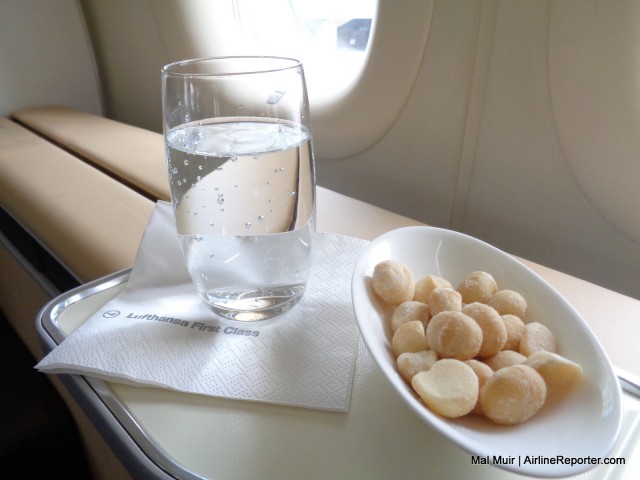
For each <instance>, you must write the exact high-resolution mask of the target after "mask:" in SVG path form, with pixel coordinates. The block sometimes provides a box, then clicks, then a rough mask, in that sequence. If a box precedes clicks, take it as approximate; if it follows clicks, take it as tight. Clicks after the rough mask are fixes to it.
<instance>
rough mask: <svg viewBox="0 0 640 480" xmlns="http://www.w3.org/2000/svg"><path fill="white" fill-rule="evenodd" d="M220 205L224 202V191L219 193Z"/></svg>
mask: <svg viewBox="0 0 640 480" xmlns="http://www.w3.org/2000/svg"><path fill="white" fill-rule="evenodd" d="M217 202H218V205H222V204H223V203H224V193H219V194H218V200H217Z"/></svg>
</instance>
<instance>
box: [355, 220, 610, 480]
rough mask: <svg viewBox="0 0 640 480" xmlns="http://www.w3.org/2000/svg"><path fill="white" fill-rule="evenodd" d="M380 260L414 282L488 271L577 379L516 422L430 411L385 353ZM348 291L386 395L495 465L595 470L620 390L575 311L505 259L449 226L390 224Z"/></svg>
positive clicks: (547, 471)
mask: <svg viewBox="0 0 640 480" xmlns="http://www.w3.org/2000/svg"><path fill="white" fill-rule="evenodd" d="M389 259H391V260H398V261H401V262H404V263H405V264H407V265H408V266H409V267H410V268H411V270H412V271H413V274H414V277H415V279H416V280H418V279H420V278H422V277H424V276H426V275H429V274H433V275H438V276H441V277H444V278H446V279H448V280H449V281H450V282H451V283H452V284H453V286H454V288H455V287H456V286H457V284H458V282H459V281H460V280H461V279H462V278H463V277H464V276H466V275H467V274H468V273H471V272H473V271H476V270H483V271H486V272H489V273H491V274H492V275H493V277H494V278H495V280H496V282H497V283H498V287H499V288H500V289H505V288H508V289H512V290H516V291H518V292H520V293H521V294H522V295H523V296H524V297H525V298H526V299H527V302H528V308H527V314H526V319H525V322H533V321H536V322H540V323H542V324H544V325H546V326H547V327H548V328H549V329H550V330H551V331H552V332H553V333H554V334H555V336H556V340H557V349H558V353H559V354H561V355H563V356H565V357H567V358H569V359H571V360H573V361H575V362H577V363H579V364H580V365H581V366H582V368H583V371H584V381H583V382H581V383H580V384H579V386H578V387H577V388H575V389H574V390H573V391H572V392H571V393H570V394H569V395H567V396H566V397H563V398H562V399H560V400H559V401H557V402H548V403H547V404H546V405H545V406H544V407H543V408H542V409H541V410H540V411H539V412H538V413H537V414H536V415H535V416H534V417H533V418H531V419H530V420H529V421H527V422H525V423H523V424H521V425H517V426H500V425H496V424H493V423H491V422H490V421H489V420H487V419H484V418H480V417H475V416H472V415H468V416H465V417H463V418H460V419H454V420H451V419H446V418H443V417H441V416H438V415H436V414H434V413H432V412H431V411H430V410H429V409H428V408H427V407H426V406H425V405H424V404H423V403H422V402H421V400H420V398H419V397H418V396H417V395H416V394H415V392H414V391H413V390H412V389H411V387H410V386H409V385H408V384H407V383H405V382H404V380H403V379H402V377H401V376H400V374H399V373H398V370H397V368H396V362H395V358H394V356H393V354H392V353H391V328H390V326H389V318H390V315H391V312H392V311H393V309H392V308H391V307H389V306H387V305H385V304H384V303H383V302H382V301H381V300H379V299H378V298H377V296H376V295H375V294H374V292H373V289H372V287H371V275H372V272H373V268H374V267H375V265H376V264H377V263H379V262H381V261H383V260H389ZM352 295H353V305H354V310H355V314H356V317H357V320H358V326H359V327H360V331H361V333H362V337H363V339H364V341H365V343H366V345H367V347H368V349H369V352H370V353H371V355H372V357H373V358H374V360H375V361H376V363H377V364H378V366H379V367H380V369H381V370H382V371H383V373H384V375H385V376H386V378H387V379H388V380H389V382H391V385H392V386H393V387H394V389H395V391H396V392H397V393H398V394H399V395H400V396H401V397H402V399H403V400H404V401H405V402H406V403H407V404H408V405H409V407H410V408H411V409H413V411H414V412H415V413H416V415H418V416H419V417H420V418H421V419H422V420H423V421H424V422H426V423H427V424H428V425H429V426H430V427H431V428H434V429H436V430H437V431H439V432H440V433H441V434H442V435H444V436H445V437H447V438H448V439H449V440H451V441H452V442H454V443H455V444H457V445H458V446H459V447H461V448H463V449H464V450H466V451H467V452H469V453H470V454H471V455H473V456H476V455H477V456H479V457H481V458H483V459H488V460H489V461H491V462H493V461H494V460H502V461H503V463H502V464H496V463H493V464H494V465H496V466H498V467H501V468H505V469H507V470H510V471H514V472H518V473H522V474H527V475H534V476H541V477H562V476H568V475H576V474H579V473H581V472H584V471H586V470H589V469H591V468H593V467H595V466H596V465H594V464H592V463H590V462H591V460H590V459H596V460H595V461H597V459H603V458H604V457H606V456H607V455H608V454H609V453H610V452H611V449H612V448H613V445H614V442H615V439H616V436H617V434H618V431H619V429H620V422H621V409H622V407H621V399H620V397H621V392H620V386H619V383H618V381H617V378H616V376H615V374H614V371H613V368H612V366H611V363H610V362H609V359H608V358H607V355H606V354H605V352H604V350H603V349H602V346H601V345H600V343H599V342H598V340H597V339H596V338H595V336H594V335H593V333H592V332H591V330H590V328H589V327H588V326H587V324H586V323H585V321H584V320H583V319H582V318H581V317H580V315H579V314H578V313H577V312H576V310H575V309H574V308H573V307H572V306H571V305H570V304H569V303H568V302H567V301H566V300H565V299H564V298H563V297H562V296H561V295H560V294H559V293H558V292H557V291H556V290H555V289H554V288H553V287H551V286H550V285H549V284H548V283H547V282H545V281H544V280H543V279H542V278H541V277H540V276H538V275H537V274H536V273H534V272H533V271H531V270H530V269H529V268H527V267H526V266H524V265H523V264H522V263H520V262H518V261H517V260H516V259H514V258H513V257H511V256H510V255H507V254H506V253H504V252H502V251H500V250H498V249H497V248H495V247H493V246H491V245H489V244H487V243H484V242H482V241H480V240H477V239H474V238H472V237H470V236H467V235H464V234H461V233H457V232H453V231H450V230H445V229H440V228H433V227H407V228H401V229H398V230H393V231H390V232H387V233H385V234H384V235H382V236H380V237H378V238H377V239H375V240H374V241H373V242H371V244H370V245H369V246H368V247H367V248H366V250H365V251H364V252H363V253H362V255H361V257H360V258H359V260H358V262H357V263H356V266H355V269H354V274H353V280H352ZM425 448H428V445H425ZM494 457H495V458H494ZM443 461H445V460H443ZM470 461H471V457H470ZM510 461H511V463H509V462H510ZM565 462H568V463H565ZM571 463H573V465H571Z"/></svg>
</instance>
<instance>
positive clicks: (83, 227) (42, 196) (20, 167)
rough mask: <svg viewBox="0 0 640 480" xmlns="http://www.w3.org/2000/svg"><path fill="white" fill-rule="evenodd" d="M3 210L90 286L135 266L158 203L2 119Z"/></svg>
mask: <svg viewBox="0 0 640 480" xmlns="http://www.w3.org/2000/svg"><path fill="white" fill-rule="evenodd" d="M0 205H2V207H3V208H5V209H6V210H7V211H8V212H9V214H10V215H12V216H13V217H14V218H15V219H16V220H17V221H18V222H20V223H21V224H22V225H23V226H24V227H25V228H26V229H27V230H29V231H30V232H31V233H32V234H33V235H34V237H36V238H37V239H39V240H40V241H41V243H42V244H43V245H44V246H45V247H46V248H47V249H48V250H49V251H50V252H51V253H52V254H53V255H54V256H55V257H56V258H58V259H59V261H61V262H62V263H63V264H64V265H66V266H67V267H68V268H69V269H70V270H71V271H72V272H73V273H74V274H75V275H76V276H78V277H79V278H80V279H82V280H83V281H88V280H92V279H95V278H98V277H101V276H103V275H106V274H108V273H111V272H114V271H118V270H122V269H124V268H128V267H130V266H131V265H132V264H133V260H134V258H135V254H136V251H137V248H138V244H139V242H140V238H141V236H142V233H143V231H144V228H145V227H146V224H147V221H148V218H149V216H150V215H151V212H152V210H153V207H154V202H152V201H151V200H149V199H147V198H145V197H143V196H141V195H139V194H137V193H135V192H134V191H132V190H131V189H130V188H128V187H126V186H124V185H123V184H121V183H119V182H118V181H116V180H114V179H113V178H110V177H108V176H107V175H105V174H103V173H101V172H100V171H98V170H96V169H95V168H93V167H91V166H90V165H88V164H87V163H84V162H82V161H81V160H78V159H77V158H75V157H73V156H72V155H70V154H68V153H66V152H64V151H63V150H61V149H59V148H57V147H55V146H53V145H51V144H50V143H49V142H47V141H45V140H43V139H42V138H40V137H38V136H37V135H35V134H33V133H31V132H29V131H28V130H26V129H25V128H23V127H21V126H19V125H17V124H15V123H14V122H12V121H10V120H7V119H4V118H0Z"/></svg>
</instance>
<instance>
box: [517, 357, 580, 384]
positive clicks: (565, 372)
mask: <svg viewBox="0 0 640 480" xmlns="http://www.w3.org/2000/svg"><path fill="white" fill-rule="evenodd" d="M524 364H525V365H528V366H529V367H531V368H533V369H534V370H535V371H536V372H538V373H539V374H540V375H541V376H542V378H543V379H544V383H546V384H547V391H548V392H549V393H550V394H553V395H559V394H562V393H564V392H566V391H567V390H569V389H570V388H572V387H573V386H574V385H575V384H576V383H577V382H578V380H580V378H581V377H582V367H581V366H580V365H578V364H577V363H575V362H572V361H571V360H568V359H566V358H564V357H562V356H560V355H558V354H557V353H552V352H546V351H544V350H541V351H539V352H536V353H534V354H532V355H531V356H530V357H529V358H527V360H526V361H525V362H524Z"/></svg>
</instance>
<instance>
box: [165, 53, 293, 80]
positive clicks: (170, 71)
mask: <svg viewBox="0 0 640 480" xmlns="http://www.w3.org/2000/svg"><path fill="white" fill-rule="evenodd" d="M231 60H239V61H245V60H257V61H258V62H260V63H261V62H263V61H266V60H269V61H272V62H273V61H281V62H286V64H283V65H282V66H269V62H265V68H260V65H259V64H258V65H256V66H255V68H247V69H237V70H226V71H225V70H221V71H220V72H193V71H191V72H189V71H179V70H176V69H178V68H181V67H188V66H192V65H204V64H207V63H210V64H213V63H224V62H227V61H231ZM299 67H302V62H301V61H300V60H298V59H296V58H291V57H280V56H272V55H237V56H234V55H232V56H223V57H201V58H190V59H187V60H179V61H177V62H172V63H169V64H167V65H165V66H163V67H162V74H163V75H166V76H170V77H181V78H187V77H231V76H238V75H252V74H262V73H270V72H282V71H285V70H290V69H295V68H299Z"/></svg>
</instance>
